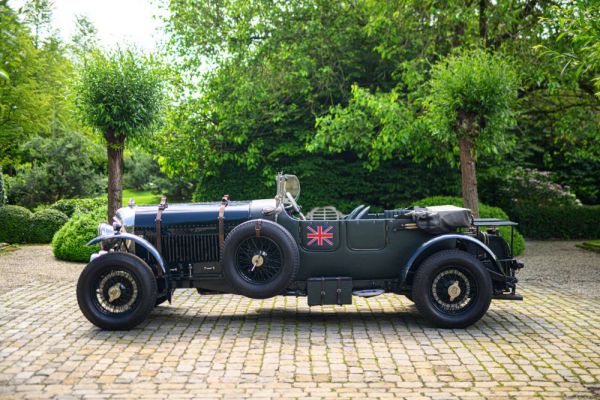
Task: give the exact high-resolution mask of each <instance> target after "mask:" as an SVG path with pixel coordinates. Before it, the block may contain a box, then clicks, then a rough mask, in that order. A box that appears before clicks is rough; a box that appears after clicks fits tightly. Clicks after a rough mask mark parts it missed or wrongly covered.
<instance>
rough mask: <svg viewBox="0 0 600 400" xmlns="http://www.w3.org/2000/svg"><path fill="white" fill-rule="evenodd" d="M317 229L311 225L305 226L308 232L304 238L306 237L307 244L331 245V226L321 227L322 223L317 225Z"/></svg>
mask: <svg viewBox="0 0 600 400" xmlns="http://www.w3.org/2000/svg"><path fill="white" fill-rule="evenodd" d="M316 228H317V229H315V228H313V227H312V226H307V227H306V229H308V233H307V234H306V239H308V243H307V245H308V246H312V245H314V244H316V245H317V246H324V245H327V246H333V241H332V240H331V239H333V226H328V227H327V228H325V229H323V225H317V226H316Z"/></svg>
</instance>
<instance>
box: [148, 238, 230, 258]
mask: <svg viewBox="0 0 600 400" xmlns="http://www.w3.org/2000/svg"><path fill="white" fill-rule="evenodd" d="M144 236H145V237H146V239H147V240H148V241H149V242H150V243H152V244H155V243H156V234H146V235H144ZM161 246H162V251H161V253H162V257H163V259H164V260H165V261H166V262H167V263H168V264H173V263H193V262H205V261H219V258H220V254H219V253H220V251H219V237H218V235H215V234H176V235H162V239H161Z"/></svg>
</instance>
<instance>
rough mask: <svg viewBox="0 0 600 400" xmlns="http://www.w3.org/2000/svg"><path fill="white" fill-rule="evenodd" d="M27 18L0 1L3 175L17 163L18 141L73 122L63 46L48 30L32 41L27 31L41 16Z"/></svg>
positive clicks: (0, 160) (0, 155) (69, 67)
mask: <svg viewBox="0 0 600 400" xmlns="http://www.w3.org/2000/svg"><path fill="white" fill-rule="evenodd" d="M33 3H35V2H27V3H26V6H27V7H29V6H31V7H33V5H32V4H33ZM50 10H51V9H47V10H45V11H44V12H43V13H46V12H50ZM31 18H33V17H31ZM31 18H30V17H26V15H24V14H23V12H17V11H15V10H13V9H11V8H10V7H9V6H8V5H7V2H6V1H2V2H0V36H1V37H2V40H0V60H1V61H2V69H3V70H4V72H5V75H7V76H8V77H9V79H4V80H2V81H1V82H0V165H3V166H4V167H5V172H7V173H8V174H13V173H14V171H15V168H16V166H18V164H19V163H20V162H21V154H20V151H19V145H20V144H21V143H23V142H25V141H27V139H28V138H30V137H32V136H34V135H45V136H48V135H50V134H51V133H52V132H53V131H56V130H69V129H71V128H72V127H73V126H74V125H75V124H74V122H75V121H74V119H73V118H72V106H71V104H70V102H69V99H68V97H69V96H68V86H69V82H70V80H71V77H72V72H73V68H72V63H71V61H70V60H69V59H68V58H67V57H66V54H65V53H66V51H65V50H66V48H65V46H64V44H63V43H62V42H61V41H60V39H58V37H57V36H56V35H54V34H52V33H48V32H44V33H43V34H42V32H41V31H40V36H39V37H38V39H36V36H35V35H34V34H33V33H32V29H34V28H35V24H42V22H44V21H45V20H44V19H36V18H34V19H33V20H31ZM44 18H47V16H46V17H44ZM23 21H25V22H23ZM36 21H37V22H36ZM44 23H46V22H44ZM40 29H41V28H40Z"/></svg>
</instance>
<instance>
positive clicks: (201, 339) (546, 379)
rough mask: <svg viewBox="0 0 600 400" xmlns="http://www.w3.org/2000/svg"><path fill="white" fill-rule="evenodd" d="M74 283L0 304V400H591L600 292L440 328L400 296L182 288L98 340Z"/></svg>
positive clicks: (546, 298) (36, 289)
mask: <svg viewBox="0 0 600 400" xmlns="http://www.w3.org/2000/svg"><path fill="white" fill-rule="evenodd" d="M1 257H4V256H0V258H1ZM0 274H2V270H1V269H0ZM0 278H3V279H4V278H5V277H3V276H2V275H0ZM74 285H75V280H74V277H69V278H64V279H62V280H60V281H57V282H56V283H48V282H39V281H38V282H29V283H27V284H26V285H25V286H23V287H21V288H19V289H14V290H11V291H10V292H7V293H3V294H1V295H0V398H47V397H56V398H72V397H75V398H81V397H86V398H141V397H144V398H146V397H147V398H167V397H168V398H247V397H254V398H281V397H285V398H325V397H327V398H364V397H366V396H369V397H373V398H389V397H406V398H415V399H416V398H439V399H454V398H456V399H462V398H498V399H504V398H518V399H521V398H530V397H537V398H539V397H543V398H577V399H579V398H600V313H599V311H598V310H599V307H600V295H596V296H594V295H578V296H575V295H574V294H573V292H570V291H569V290H565V291H560V290H558V289H557V288H556V287H554V286H544V285H536V284H535V283H534V282H529V281H528V282H527V283H525V284H524V285H522V288H521V289H522V290H521V291H520V292H521V294H523V295H524V296H525V301H523V302H501V301H494V302H493V303H492V307H491V309H490V310H489V312H488V314H487V315H486V316H485V317H484V318H483V319H482V320H481V321H480V322H479V323H477V324H476V325H474V326H472V327H470V328H468V329H464V330H440V329H434V328H431V327H430V326H428V325H427V324H426V323H425V321H424V320H423V319H422V318H421V317H420V316H419V315H418V313H417V311H416V309H415V307H414V306H413V305H412V304H411V303H410V301H408V300H407V299H406V298H404V297H402V296H395V295H387V294H386V295H382V296H379V297H375V298H371V299H369V300H366V299H360V298H355V302H354V304H353V305H351V306H344V307H339V308H338V307H316V308H309V307H308V306H307V305H306V300H305V299H304V298H298V299H296V298H294V297H277V298H274V299H268V300H250V299H246V298H243V297H240V296H233V295H220V296H200V295H198V294H197V293H196V292H195V291H194V290H180V291H178V292H176V295H175V300H174V303H173V305H166V306H160V307H157V308H156V309H155V311H154V312H153V313H152V314H151V316H150V317H149V319H148V320H147V321H145V322H144V323H143V324H141V325H140V326H139V327H138V328H137V329H135V330H133V331H129V332H105V331H101V330H99V329H97V328H95V327H94V326H93V325H91V324H90V323H89V322H88V321H87V320H86V319H85V318H84V317H83V316H82V314H81V313H80V312H79V309H78V307H77V301H76V298H75V289H74ZM567 289H568V288H567Z"/></svg>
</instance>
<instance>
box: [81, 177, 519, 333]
mask: <svg viewBox="0 0 600 400" xmlns="http://www.w3.org/2000/svg"><path fill="white" fill-rule="evenodd" d="M276 180H277V194H276V196H275V197H274V198H273V199H263V200H252V201H230V200H229V199H228V196H224V197H223V199H222V200H221V201H220V202H214V203H193V204H174V205H170V206H169V205H168V204H167V202H166V199H164V198H163V200H162V201H161V204H159V205H155V206H136V205H135V204H133V202H130V205H129V207H124V208H122V209H120V210H119V211H118V212H117V214H116V216H115V218H114V223H113V224H101V225H100V226H99V228H98V233H99V236H98V237H97V238H96V239H94V240H92V241H91V242H90V243H89V244H90V245H91V244H95V243H100V244H101V248H102V250H101V251H100V252H99V253H96V254H94V255H92V257H91V260H90V263H89V264H88V265H87V266H86V268H85V269H84V270H83V272H82V273H81V276H80V278H79V282H78V284H77V300H78V302H79V306H80V308H81V311H82V312H83V314H84V315H85V316H86V317H87V318H88V319H89V320H90V321H91V322H92V323H93V324H95V325H97V326H99V327H101V328H104V329H130V328H133V327H134V326H136V325H137V324H139V323H140V322H141V321H143V320H144V319H145V318H146V316H147V315H148V314H149V313H150V312H151V311H152V309H153V308H154V307H155V306H156V305H158V304H160V303H162V302H164V301H167V300H168V301H171V297H172V294H173V291H174V290H175V289H178V288H196V289H197V290H198V292H199V293H200V294H201V295H209V294H222V293H235V294H240V295H243V296H247V297H251V298H255V299H263V298H268V297H273V296H278V295H286V296H306V297H307V298H308V304H309V305H311V306H314V305H324V304H337V305H342V304H351V303H352V296H363V297H370V296H376V295H379V294H382V293H386V292H390V293H396V294H400V295H405V296H406V297H408V298H409V299H411V300H412V301H414V303H415V305H416V306H417V308H418V310H419V311H420V313H421V314H422V315H423V316H424V317H425V318H426V319H427V320H428V321H429V322H431V323H432V324H434V325H436V326H439V327H443V328H462V327H466V326H469V325H471V324H473V323H474V322H476V321H478V320H479V319H480V318H481V317H482V316H483V315H484V314H485V313H486V311H487V309H488V307H489V305H490V302H491V300H492V299H512V300H520V299H522V297H521V296H519V295H517V294H515V288H516V283H517V279H516V277H515V272H516V270H518V269H519V268H522V267H523V264H522V263H520V262H518V261H517V260H516V259H515V258H514V257H513V254H512V237H511V238H510V242H511V244H510V245H508V244H507V242H506V241H505V240H504V239H503V238H502V237H501V236H500V234H499V232H498V226H506V225H507V226H511V231H512V229H514V226H515V225H516V224H515V223H513V222H510V221H500V220H495V219H475V220H473V218H472V216H471V212H470V210H468V209H464V208H458V207H452V206H443V207H425V208H421V207H411V208H408V209H395V210H386V211H384V212H382V213H370V212H369V207H365V206H363V205H361V206H359V207H356V209H354V210H353V211H352V212H351V213H350V214H348V215H346V216H342V217H337V218H335V219H319V220H317V219H307V218H306V217H305V216H304V215H303V213H302V211H301V208H300V206H298V203H297V200H298V197H299V194H300V184H299V182H298V179H297V178H296V177H295V176H293V175H283V174H279V175H277V178H276ZM483 227H486V228H485V229H483ZM511 236H512V235H511Z"/></svg>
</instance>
